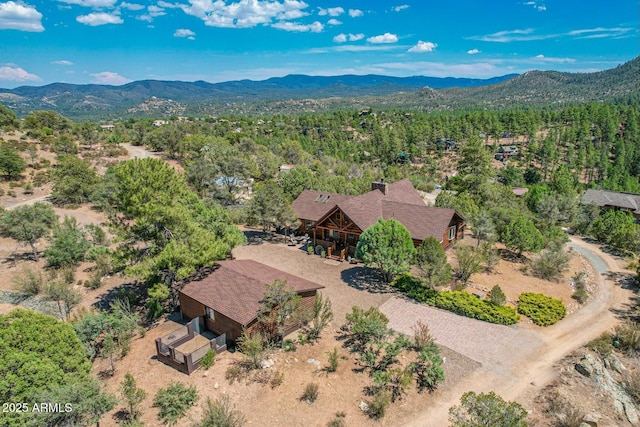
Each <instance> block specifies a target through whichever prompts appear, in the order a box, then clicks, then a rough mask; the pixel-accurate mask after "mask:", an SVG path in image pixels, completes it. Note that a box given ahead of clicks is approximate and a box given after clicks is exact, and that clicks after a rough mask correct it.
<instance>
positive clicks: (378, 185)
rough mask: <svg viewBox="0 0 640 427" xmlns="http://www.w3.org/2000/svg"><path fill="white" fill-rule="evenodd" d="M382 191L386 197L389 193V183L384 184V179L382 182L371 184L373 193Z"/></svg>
mask: <svg viewBox="0 0 640 427" xmlns="http://www.w3.org/2000/svg"><path fill="white" fill-rule="evenodd" d="M373 190H380V191H381V192H382V194H384V195H386V194H387V192H388V191H389V187H387V183H386V182H384V178H383V179H381V180H380V182H372V183H371V191H373Z"/></svg>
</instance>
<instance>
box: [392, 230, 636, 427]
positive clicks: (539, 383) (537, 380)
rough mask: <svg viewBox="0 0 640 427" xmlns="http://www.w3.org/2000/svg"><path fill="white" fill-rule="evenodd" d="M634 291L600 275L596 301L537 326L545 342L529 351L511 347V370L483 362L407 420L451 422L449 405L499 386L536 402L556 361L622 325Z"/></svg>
mask: <svg viewBox="0 0 640 427" xmlns="http://www.w3.org/2000/svg"><path fill="white" fill-rule="evenodd" d="M571 242H572V243H573V244H574V245H576V246H579V247H581V248H584V249H586V250H588V251H590V252H592V253H593V254H595V255H596V256H597V257H599V258H600V259H601V260H602V261H603V262H604V263H605V264H606V266H607V268H608V270H609V271H610V272H612V273H623V272H626V270H625V269H624V268H623V267H622V266H621V265H620V261H619V260H616V259H615V258H614V257H612V256H611V255H609V254H607V253H604V252H603V251H602V250H600V248H599V247H598V246H597V245H595V244H591V243H587V242H585V241H583V240H582V239H580V238H578V237H573V236H572V237H571ZM632 296H633V292H632V291H631V290H629V289H624V288H622V287H620V286H617V285H616V283H615V282H614V281H613V280H610V279H608V278H605V276H604V275H600V283H599V286H598V289H597V291H596V293H595V294H594V296H593V298H592V300H591V302H589V303H588V304H587V305H585V306H584V307H582V309H580V310H578V311H577V312H576V313H574V314H573V315H571V316H569V317H567V318H565V319H563V320H562V321H561V322H559V323H557V324H555V325H553V326H551V327H548V328H539V329H538V330H534V333H535V335H536V336H537V337H539V339H540V340H541V341H542V345H541V346H540V347H539V348H538V349H536V350H535V351H532V352H530V353H524V354H523V353H518V352H515V353H514V352H508V351H505V352H504V353H503V356H504V358H505V360H507V361H509V362H510V363H508V365H513V368H512V369H509V370H505V369H504V366H502V367H501V366H499V365H492V364H486V365H483V366H482V367H481V368H480V369H478V370H476V371H475V372H474V373H472V374H471V375H469V376H468V377H467V378H465V379H463V380H462V381H460V382H459V383H457V384H456V385H455V386H454V387H452V388H451V389H449V390H447V392H446V393H443V394H442V396H441V398H440V399H439V400H438V402H437V403H436V405H434V406H432V407H430V408H428V409H426V408H425V411H424V412H423V413H422V414H420V415H419V416H417V417H416V418H414V419H413V420H411V421H410V422H408V423H406V424H405V425H406V426H408V427H413V426H415V427H429V426H434V427H435V426H438V427H439V426H444V425H447V423H448V410H449V408H450V407H451V406H454V405H456V404H458V403H459V399H460V396H461V395H462V394H463V393H464V392H466V391H475V392H477V393H482V392H485V393H486V392H490V391H494V392H496V393H497V394H499V395H500V396H502V397H503V398H504V399H506V400H516V401H518V402H520V403H522V404H524V405H525V407H530V406H531V403H532V399H533V397H534V396H535V395H536V394H537V393H538V392H539V391H540V390H542V388H543V387H544V386H545V385H546V384H548V383H549V382H550V381H551V380H552V379H553V378H554V377H555V375H556V374H555V371H554V369H553V365H554V363H556V362H557V361H559V360H561V359H562V358H563V357H565V356H566V355H567V354H569V353H570V352H571V351H573V350H575V349H577V348H579V347H581V346H583V345H585V344H586V343H588V342H589V341H591V340H593V339H594V338H596V337H598V336H599V335H601V334H602V333H603V332H606V331H609V330H611V329H612V328H613V327H614V326H615V325H616V324H618V322H619V321H620V319H619V318H618V317H616V315H615V313H614V311H615V310H617V309H621V310H624V309H627V308H628V307H627V304H628V303H629V300H630V298H631V297H632ZM442 344H445V345H446V343H442ZM512 344H515V343H512ZM510 347H513V346H510ZM514 362H515V363H514Z"/></svg>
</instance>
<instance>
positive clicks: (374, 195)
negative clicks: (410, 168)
mask: <svg viewBox="0 0 640 427" xmlns="http://www.w3.org/2000/svg"><path fill="white" fill-rule="evenodd" d="M380 200H388V201H392V202H400V203H407V204H412V205H419V206H424V200H422V197H420V194H419V193H418V191H416V189H415V188H414V187H413V184H411V181H409V180H408V179H407V178H405V179H401V180H400V181H397V182H394V183H393V184H387V194H383V193H382V192H381V191H380V190H372V191H369V192H368V193H365V194H363V195H361V196H349V195H346V194H336V193H327V192H324V191H313V190H304V191H303V192H302V193H300V195H299V196H298V197H297V198H296V199H295V200H294V201H293V203H292V204H291V207H292V208H293V210H294V212H295V213H296V215H297V216H298V218H300V219H306V220H310V221H319V220H320V219H321V218H322V217H324V216H325V215H326V214H328V213H329V211H331V210H333V208H335V207H336V205H339V206H340V207H341V209H342V210H343V211H344V212H345V213H346V211H345V207H347V206H348V207H349V209H350V210H352V211H354V216H355V218H354V217H353V216H351V215H349V217H350V218H351V219H352V220H353V221H354V222H355V223H356V224H357V225H358V226H359V227H361V229H362V230H364V228H366V227H368V226H369V225H371V224H372V223H370V221H369V220H368V219H367V220H365V218H370V217H371V216H372V214H373V213H377V214H378V215H377V216H375V218H376V221H377V218H379V216H380V214H382V211H381V208H380V206H370V205H371V204H372V203H378V202H379V201H380ZM358 218H359V219H360V221H358ZM374 222H375V221H374ZM360 223H362V224H363V225H364V224H369V225H366V226H365V227H364V228H362V226H361V225H360Z"/></svg>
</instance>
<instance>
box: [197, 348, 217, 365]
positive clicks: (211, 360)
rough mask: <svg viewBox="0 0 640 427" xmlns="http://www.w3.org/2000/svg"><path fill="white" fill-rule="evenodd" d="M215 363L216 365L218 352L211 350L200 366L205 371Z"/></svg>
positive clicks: (201, 360)
mask: <svg viewBox="0 0 640 427" xmlns="http://www.w3.org/2000/svg"><path fill="white" fill-rule="evenodd" d="M214 363H216V352H215V351H214V350H213V349H209V351H207V353H206V354H205V355H204V356H202V359H200V366H202V367H203V368H204V369H209V368H210V367H212V366H213V364H214Z"/></svg>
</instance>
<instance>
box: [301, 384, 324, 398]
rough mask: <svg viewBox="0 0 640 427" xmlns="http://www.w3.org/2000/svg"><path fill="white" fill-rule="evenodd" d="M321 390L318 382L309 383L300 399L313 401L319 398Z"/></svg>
mask: <svg viewBox="0 0 640 427" xmlns="http://www.w3.org/2000/svg"><path fill="white" fill-rule="evenodd" d="M319 390H320V386H318V383H309V384H307V385H306V386H305V387H304V391H303V392H302V396H300V400H302V401H305V402H307V403H313V402H315V401H316V399H317V398H318V392H319Z"/></svg>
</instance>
